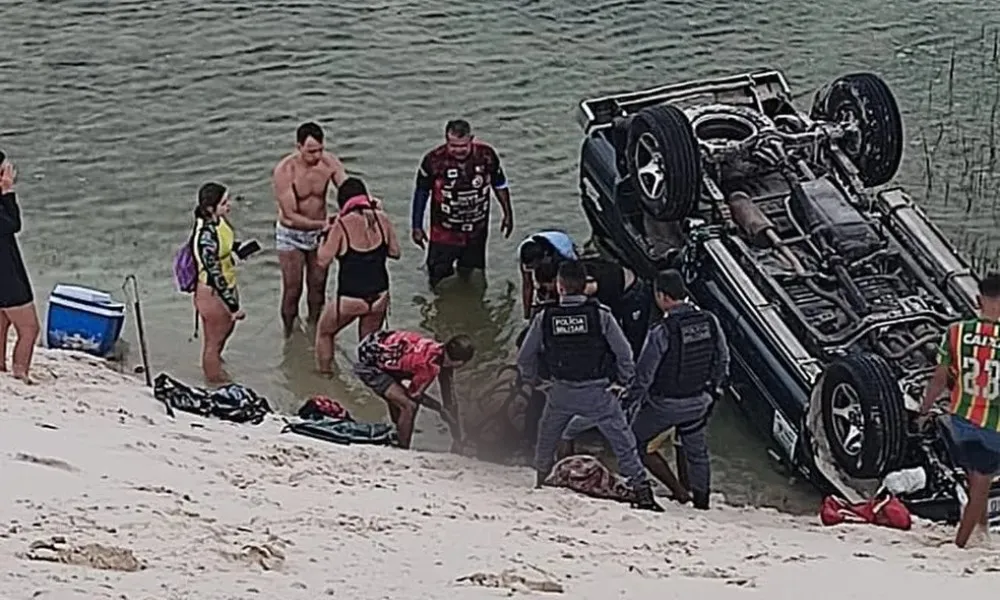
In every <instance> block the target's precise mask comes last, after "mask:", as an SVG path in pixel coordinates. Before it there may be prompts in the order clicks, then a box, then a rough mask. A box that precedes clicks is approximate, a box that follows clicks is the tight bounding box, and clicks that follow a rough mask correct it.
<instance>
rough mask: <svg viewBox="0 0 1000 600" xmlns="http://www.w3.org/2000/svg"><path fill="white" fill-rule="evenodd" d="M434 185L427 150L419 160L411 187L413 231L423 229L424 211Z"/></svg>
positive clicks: (411, 221)
mask: <svg viewBox="0 0 1000 600" xmlns="http://www.w3.org/2000/svg"><path fill="white" fill-rule="evenodd" d="M433 187H434V175H433V171H432V169H431V155H430V153H429V152H428V153H427V154H425V155H424V157H423V158H422V159H421V160H420V167H419V168H418V169H417V178H416V181H414V187H413V203H412V205H411V207H410V228H411V229H413V230H414V231H417V230H423V228H424V213H425V212H426V211H427V201H428V200H429V199H430V197H431V190H432V189H433Z"/></svg>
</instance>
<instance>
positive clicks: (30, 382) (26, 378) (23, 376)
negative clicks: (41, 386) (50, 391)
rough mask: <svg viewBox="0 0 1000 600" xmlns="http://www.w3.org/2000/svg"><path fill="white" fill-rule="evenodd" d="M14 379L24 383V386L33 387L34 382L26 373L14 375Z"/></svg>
mask: <svg viewBox="0 0 1000 600" xmlns="http://www.w3.org/2000/svg"><path fill="white" fill-rule="evenodd" d="M14 379H20V380H21V381H23V382H24V385H33V384H34V383H35V382H34V381H33V380H32V379H31V377H30V376H29V375H28V374H27V373H17V372H15V373H14Z"/></svg>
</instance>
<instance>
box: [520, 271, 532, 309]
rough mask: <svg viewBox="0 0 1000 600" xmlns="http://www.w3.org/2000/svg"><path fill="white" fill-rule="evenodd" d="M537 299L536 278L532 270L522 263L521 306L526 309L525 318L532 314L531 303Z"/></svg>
mask: <svg viewBox="0 0 1000 600" xmlns="http://www.w3.org/2000/svg"><path fill="white" fill-rule="evenodd" d="M534 299H535V278H534V276H533V275H532V274H531V272H530V271H528V270H527V269H525V268H524V265H521V306H522V308H523V309H524V318H525V319H527V318H528V317H530V316H531V305H532V304H533V303H534Z"/></svg>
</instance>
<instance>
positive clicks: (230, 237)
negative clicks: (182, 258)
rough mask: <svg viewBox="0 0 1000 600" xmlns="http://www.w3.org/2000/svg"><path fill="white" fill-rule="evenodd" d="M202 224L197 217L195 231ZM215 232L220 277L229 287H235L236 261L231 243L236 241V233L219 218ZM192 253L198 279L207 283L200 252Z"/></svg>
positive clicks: (206, 274) (197, 230) (206, 272)
mask: <svg viewBox="0 0 1000 600" xmlns="http://www.w3.org/2000/svg"><path fill="white" fill-rule="evenodd" d="M204 226H205V222H204V221H203V220H202V219H198V220H197V222H196V224H195V228H196V229H195V231H196V232H200V231H201V230H202V228H203V227H204ZM216 233H217V234H218V237H219V264H220V265H221V266H222V277H223V279H225V280H226V284H227V285H228V286H229V287H231V288H235V287H236V261H235V260H234V259H233V244H235V243H236V234H235V233H234V232H233V228H232V227H231V226H230V225H229V223H228V222H227V221H226V220H225V219H220V220H219V223H218V225H216ZM196 236H197V234H196ZM194 255H195V260H196V261H198V281H200V282H201V283H204V284H208V271H206V270H205V265H203V264H202V262H201V256H200V253H199V252H195V253H194Z"/></svg>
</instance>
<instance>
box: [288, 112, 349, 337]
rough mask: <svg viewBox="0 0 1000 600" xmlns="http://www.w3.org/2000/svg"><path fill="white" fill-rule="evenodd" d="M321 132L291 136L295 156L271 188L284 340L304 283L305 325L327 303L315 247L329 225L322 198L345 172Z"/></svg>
mask: <svg viewBox="0 0 1000 600" xmlns="http://www.w3.org/2000/svg"><path fill="white" fill-rule="evenodd" d="M323 138H324V136H323V129H322V128H321V127H320V126H319V125H317V124H316V123H311V122H310V123H303V124H302V125H299V128H298V130H297V131H296V132H295V139H296V142H297V145H296V147H295V152H294V153H292V154H289V155H288V156H285V157H284V158H282V159H281V162H279V163H278V164H277V166H275V167H274V173H273V178H272V185H273V188H274V196H275V198H276V199H277V201H278V222H277V224H276V225H275V231H274V237H275V247H276V248H277V250H278V264H279V265H280V266H281V320H282V323H283V324H284V329H285V337H288V336H290V335H291V334H292V331H293V329H294V327H295V320H296V319H297V318H298V316H299V300H301V299H302V287H303V280H304V281H305V287H306V288H307V291H306V304H307V305H308V307H309V315H308V321H309V323H315V322H316V321H317V320H318V319H319V316H320V313H321V312H322V310H323V304H324V302H325V301H326V279H327V274H328V271H327V269H326V268H323V267H320V265H319V261H318V260H317V249H318V248H319V244H320V239H319V237H320V234H321V233H322V232H323V231H325V230H326V228H327V227H328V223H327V215H326V197H327V191H328V190H329V188H330V183H331V182H333V184H334V185H335V186H339V185H340V184H341V183H343V182H344V180H345V179H347V172H346V171H345V170H344V165H343V164H341V162H340V159H338V158H337V157H336V156H334V155H333V154H331V153H329V152H326V151H325V150H324V145H323Z"/></svg>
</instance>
